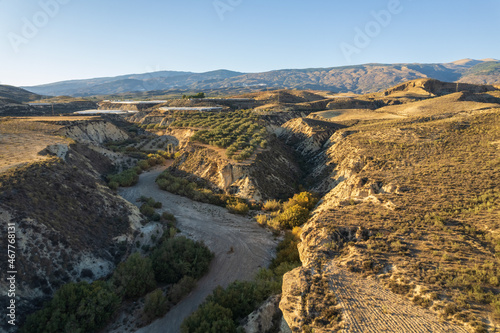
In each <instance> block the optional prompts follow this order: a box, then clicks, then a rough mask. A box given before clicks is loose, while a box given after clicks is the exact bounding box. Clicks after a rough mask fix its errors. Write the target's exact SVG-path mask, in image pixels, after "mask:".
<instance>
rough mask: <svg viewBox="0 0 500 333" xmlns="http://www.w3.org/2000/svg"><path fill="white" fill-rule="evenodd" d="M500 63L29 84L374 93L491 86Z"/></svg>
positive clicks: (90, 89)
mask: <svg viewBox="0 0 500 333" xmlns="http://www.w3.org/2000/svg"><path fill="white" fill-rule="evenodd" d="M498 63H499V62H498V61H497V60H494V59H485V60H472V59H463V60H460V61H455V62H452V63H442V64H409V63H403V64H364V65H356V66H344V67H331V68H309V69H282V70H275V71H270V72H263V73H238V72H232V71H227V70H218V71H212V72H206V73H190V72H172V71H163V72H153V73H146V74H134V75H122V76H118V77H111V78H97V79H89V80H74V81H64V82H56V83H51V84H46V85H40V86H31V87H24V88H25V89H28V90H29V91H33V92H35V93H38V94H44V95H71V96H91V95H113V94H120V93H127V92H138V93H141V92H146V91H157V93H156V95H168V94H169V91H170V90H179V89H181V90H190V91H196V90H198V91H200V90H205V91H212V90H218V89H243V88H244V89H248V88H252V89H254V90H261V89H266V88H289V89H290V88H291V89H314V90H327V91H332V92H352V93H359V94H364V93H369V92H376V91H380V90H383V89H387V88H389V87H391V86H394V85H396V84H399V83H402V82H406V81H409V80H414V79H418V78H433V79H437V80H441V81H449V82H454V81H460V82H469V83H481V84H492V83H497V82H498V80H499V79H498V78H499V75H498V71H497V70H495V69H494V68H495V66H498Z"/></svg>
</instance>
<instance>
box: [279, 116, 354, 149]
mask: <svg viewBox="0 0 500 333" xmlns="http://www.w3.org/2000/svg"><path fill="white" fill-rule="evenodd" d="M344 127H345V126H343V125H340V124H335V123H332V122H328V121H321V120H316V119H310V118H295V119H292V120H290V121H288V122H286V123H285V124H283V125H282V126H281V127H280V128H279V129H278V130H277V131H276V134H277V135H278V137H279V138H280V139H281V140H283V141H284V142H285V143H286V144H288V145H291V146H293V147H295V149H296V150H297V152H298V153H299V154H301V155H302V156H304V157H305V158H308V157H311V156H312V155H313V154H315V153H317V152H318V151H319V150H320V149H322V148H323V145H324V144H325V142H326V141H327V140H328V139H329V138H330V137H331V136H332V134H333V133H335V132H336V131H337V130H339V129H341V128H344Z"/></svg>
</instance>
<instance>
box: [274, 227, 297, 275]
mask: <svg viewBox="0 0 500 333" xmlns="http://www.w3.org/2000/svg"><path fill="white" fill-rule="evenodd" d="M299 243H300V237H299V236H298V235H297V233H293V232H291V231H287V232H286V233H285V238H284V239H283V240H282V241H281V242H280V243H279V244H278V247H277V248H276V257H275V258H274V259H273V260H272V262H271V266H270V268H271V269H274V268H276V267H278V266H279V265H281V264H282V263H284V262H288V263H291V264H297V265H300V256H299V250H298V249H297V245H298V244H299Z"/></svg>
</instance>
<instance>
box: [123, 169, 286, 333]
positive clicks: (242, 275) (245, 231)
mask: <svg viewBox="0 0 500 333" xmlns="http://www.w3.org/2000/svg"><path fill="white" fill-rule="evenodd" d="M161 171H162V170H161V169H156V170H153V171H150V172H146V173H143V174H142V175H140V177H139V183H138V184H137V185H136V186H134V187H131V188H126V189H121V190H120V192H119V193H120V195H121V196H123V197H124V198H125V199H127V200H129V201H130V202H132V203H134V204H137V202H136V200H137V198H139V197H140V196H142V195H144V196H147V197H153V198H154V199H155V200H156V201H160V202H161V203H162V204H163V210H167V211H169V212H171V213H172V214H174V215H175V217H176V218H177V227H178V228H179V229H180V230H181V234H182V235H185V236H187V237H189V238H191V239H194V240H199V241H203V242H204V243H205V244H206V245H207V246H208V247H209V248H210V250H211V251H212V252H214V253H215V258H214V260H213V262H212V264H211V266H210V272H209V273H208V274H207V275H206V276H205V277H203V278H202V279H201V280H200V281H199V282H198V286H197V287H196V289H195V290H194V291H193V292H192V293H191V294H190V295H188V296H187V297H186V298H185V299H184V300H183V301H181V302H180V303H179V304H178V305H177V306H175V307H174V308H173V309H172V310H171V311H170V312H169V313H167V315H166V316H165V317H163V318H161V319H159V320H156V321H155V322H153V323H152V324H151V325H149V326H146V327H144V328H142V329H140V330H139V331H138V332H143V333H178V332H179V331H180V325H181V323H182V321H183V320H184V318H186V317H187V316H188V315H189V314H191V313H192V312H193V311H194V310H196V308H197V307H198V305H199V304H201V303H202V302H203V300H204V299H205V297H206V296H207V295H209V294H210V293H211V292H212V290H213V289H214V288H215V287H217V286H218V285H221V286H226V285H228V284H229V283H230V282H232V281H234V280H248V279H251V278H252V277H253V276H254V274H255V273H256V272H257V271H258V269H259V268H261V267H267V265H268V264H269V263H270V261H271V259H272V257H273V256H274V248H275V247H276V245H277V240H275V239H274V237H273V235H272V234H271V233H270V232H268V231H266V230H265V229H263V228H261V227H259V226H258V225H257V223H256V222H254V221H252V220H251V219H250V218H246V217H241V216H238V215H234V214H230V213H228V211H227V210H226V209H224V208H222V207H217V206H213V205H208V204H203V203H199V202H195V201H192V200H190V199H188V198H185V197H181V196H178V195H174V194H171V193H168V192H165V191H162V190H160V189H159V188H158V186H157V185H156V183H155V179H156V177H157V176H158V175H159V174H160V173H161Z"/></svg>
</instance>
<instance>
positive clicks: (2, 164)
mask: <svg viewBox="0 0 500 333" xmlns="http://www.w3.org/2000/svg"><path fill="white" fill-rule="evenodd" d="M60 127H61V126H59V125H52V124H46V123H40V122H35V121H32V120H28V121H26V120H18V119H12V120H7V121H2V122H0V172H3V171H5V170H7V169H9V168H11V167H13V166H16V165H20V164H22V163H27V162H33V161H37V160H43V159H45V158H46V157H45V156H42V155H38V153H39V152H40V151H42V150H44V149H45V148H46V147H47V146H48V145H53V144H57V143H63V144H64V143H66V144H67V143H68V140H66V139H64V138H62V137H59V136H56V135H55V132H56V131H57V130H58V129H59V128H60Z"/></svg>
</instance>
